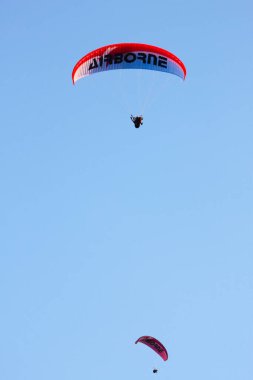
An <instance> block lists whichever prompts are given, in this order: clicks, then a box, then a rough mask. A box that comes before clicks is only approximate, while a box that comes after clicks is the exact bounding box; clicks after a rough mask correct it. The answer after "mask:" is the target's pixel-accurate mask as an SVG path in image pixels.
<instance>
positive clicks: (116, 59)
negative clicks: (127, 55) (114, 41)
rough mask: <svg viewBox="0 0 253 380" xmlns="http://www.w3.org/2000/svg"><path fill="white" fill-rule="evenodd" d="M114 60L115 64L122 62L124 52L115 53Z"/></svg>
mask: <svg viewBox="0 0 253 380" xmlns="http://www.w3.org/2000/svg"><path fill="white" fill-rule="evenodd" d="M113 60H114V63H115V64H119V63H122V62H123V54H121V53H119V54H115V55H114V57H113Z"/></svg>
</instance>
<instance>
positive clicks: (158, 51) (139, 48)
mask: <svg viewBox="0 0 253 380" xmlns="http://www.w3.org/2000/svg"><path fill="white" fill-rule="evenodd" d="M117 69H123V70H125V69H141V70H155V71H161V72H164V73H170V74H174V75H177V76H179V77H180V78H182V79H185V77H186V68H185V66H184V64H183V62H182V61H180V59H179V58H178V57H176V56H175V55H174V54H172V53H170V52H169V51H167V50H165V49H162V48H160V47H157V46H152V45H147V44H140V43H131V42H130V43H120V44H112V45H107V46H103V47H101V48H98V49H96V50H93V51H91V52H90V53H88V54H86V55H85V56H84V57H83V58H81V59H80V60H79V61H78V62H77V64H76V65H75V67H74V69H73V71H72V81H73V84H75V83H76V81H78V80H79V79H81V78H84V77H86V76H89V75H92V74H95V73H100V72H103V71H108V70H117Z"/></svg>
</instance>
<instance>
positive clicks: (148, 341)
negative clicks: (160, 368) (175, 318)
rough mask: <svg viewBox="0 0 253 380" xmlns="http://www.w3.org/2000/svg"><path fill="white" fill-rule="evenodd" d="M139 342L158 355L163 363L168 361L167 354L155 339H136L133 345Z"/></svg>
mask: <svg viewBox="0 0 253 380" xmlns="http://www.w3.org/2000/svg"><path fill="white" fill-rule="evenodd" d="M139 342H140V343H143V344H146V346H148V347H150V348H152V350H154V351H155V352H156V353H157V354H158V355H160V356H161V358H162V359H163V360H164V361H166V360H168V352H167V350H166V348H165V347H164V345H163V344H162V343H161V342H159V340H157V339H156V338H153V337H152V336H141V337H140V338H139V339H137V341H136V342H135V344H137V343H139Z"/></svg>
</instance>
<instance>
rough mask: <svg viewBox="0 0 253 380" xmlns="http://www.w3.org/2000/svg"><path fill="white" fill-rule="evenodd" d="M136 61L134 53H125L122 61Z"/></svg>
mask: <svg viewBox="0 0 253 380" xmlns="http://www.w3.org/2000/svg"><path fill="white" fill-rule="evenodd" d="M135 60H136V54H134V53H127V54H126V55H125V57H124V61H125V62H127V63H132V62H134V61H135Z"/></svg>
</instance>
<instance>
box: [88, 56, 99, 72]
mask: <svg viewBox="0 0 253 380" xmlns="http://www.w3.org/2000/svg"><path fill="white" fill-rule="evenodd" d="M97 67H98V63H97V60H96V58H93V61H92V62H91V63H90V66H89V70H93V69H96V68H97Z"/></svg>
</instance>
